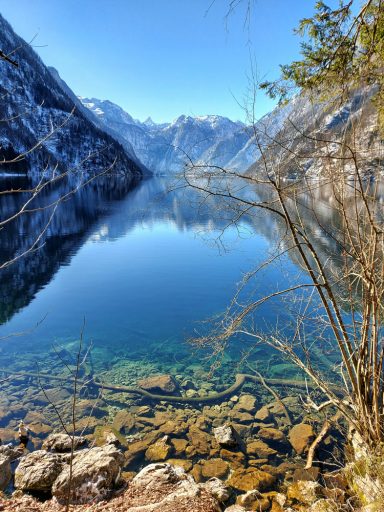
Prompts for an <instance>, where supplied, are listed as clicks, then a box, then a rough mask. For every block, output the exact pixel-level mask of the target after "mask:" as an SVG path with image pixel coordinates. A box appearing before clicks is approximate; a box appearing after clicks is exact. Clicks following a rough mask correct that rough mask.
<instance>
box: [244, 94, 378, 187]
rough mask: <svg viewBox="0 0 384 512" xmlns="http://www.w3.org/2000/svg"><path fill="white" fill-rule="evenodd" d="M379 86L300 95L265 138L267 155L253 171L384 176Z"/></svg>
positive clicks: (289, 176) (292, 175) (307, 175)
mask: <svg viewBox="0 0 384 512" xmlns="http://www.w3.org/2000/svg"><path fill="white" fill-rule="evenodd" d="M376 91H377V87H376V86H375V85H372V86H367V87H363V88H355V89H353V90H351V91H350V92H349V94H348V96H347V97H346V98H345V97H340V96H337V95H334V96H332V97H326V96H325V98H326V99H319V97H318V96H317V97H315V98H313V97H310V96H309V95H308V94H304V93H302V94H301V95H299V96H297V97H295V98H294V99H293V100H291V102H290V103H289V105H290V106H291V112H290V115H289V119H288V118H286V119H285V120H283V122H282V123H281V126H280V129H279V130H278V131H277V132H276V133H275V135H274V137H271V138H270V139H269V140H266V143H265V145H264V155H263V156H264V159H263V161H262V160H261V159H260V160H257V161H256V162H254V163H253V165H252V166H251V167H250V169H249V170H248V172H249V173H250V174H260V173H264V171H265V165H264V163H265V160H266V161H268V162H269V172H270V173H272V174H276V173H279V175H280V176H282V177H284V178H287V179H291V180H302V179H303V178H316V179H317V178H324V177H335V176H340V177H341V175H343V177H350V178H352V177H353V176H355V177H356V170H357V169H358V171H359V174H360V177H361V178H365V179H368V178H372V177H375V176H376V177H377V176H380V175H381V176H384V171H383V165H382V150H383V144H382V134H381V133H380V131H379V123H378V111H377V108H376V106H375V101H374V96H375V93H376Z"/></svg>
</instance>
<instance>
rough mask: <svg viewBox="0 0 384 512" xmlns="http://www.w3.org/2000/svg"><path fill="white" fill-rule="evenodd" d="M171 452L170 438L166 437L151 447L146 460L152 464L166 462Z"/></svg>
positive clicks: (146, 453)
mask: <svg viewBox="0 0 384 512" xmlns="http://www.w3.org/2000/svg"><path fill="white" fill-rule="evenodd" d="M171 451H172V448H171V446H170V445H169V443H168V436H164V437H162V438H161V439H159V440H158V441H156V443H154V444H152V445H151V446H149V448H148V449H147V451H146V452H145V458H146V459H147V460H149V461H150V462H158V461H164V460H166V459H167V458H168V456H169V455H170V453H171Z"/></svg>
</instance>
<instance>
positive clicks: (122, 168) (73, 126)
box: [0, 16, 143, 180]
mask: <svg viewBox="0 0 384 512" xmlns="http://www.w3.org/2000/svg"><path fill="white" fill-rule="evenodd" d="M0 48H1V49H2V51H3V52H4V53H5V54H9V53H11V52H13V53H12V58H13V59H14V60H15V61H16V62H17V63H18V67H15V66H12V65H11V64H10V63H8V62H6V61H4V60H2V59H1V60H0V119H1V123H0V161H1V160H5V161H6V162H8V163H1V165H0V173H4V172H7V173H9V172H10V173H14V172H23V173H28V174H29V175H30V176H32V177H33V176H37V175H41V172H42V170H43V169H45V168H46V169H47V172H49V171H51V170H52V169H54V168H55V166H56V165H57V166H58V169H59V170H60V171H61V172H63V171H68V170H70V171H71V177H72V178H73V179H74V180H79V179H80V178H79V177H80V176H82V177H84V176H87V177H88V176H90V175H92V174H98V173H100V172H102V171H103V170H105V169H107V168H109V167H110V166H111V165H112V163H113V162H115V161H116V163H115V164H114V168H113V170H114V172H117V173H123V174H124V175H126V177H127V179H136V178H138V177H140V176H141V175H142V172H143V167H142V166H141V165H140V163H139V161H138V159H137V158H136V156H135V155H134V152H133V150H132V151H131V152H130V151H129V147H128V146H127V147H122V146H121V144H120V143H119V142H118V141H117V140H116V139H115V138H114V137H113V135H111V134H109V133H106V132H105V131H103V130H101V129H100V127H98V126H97V125H96V124H95V123H93V122H92V121H91V120H90V118H89V117H88V116H86V115H85V112H84V110H85V109H83V107H82V105H81V103H80V102H79V101H78V100H77V99H76V97H75V96H74V95H73V94H71V91H70V90H69V89H68V88H66V87H64V86H63V84H61V83H60V81H59V80H57V79H55V78H54V77H53V75H52V73H51V72H50V71H49V69H48V68H47V67H46V66H45V65H44V64H43V62H42V61H41V59H40V58H39V57H38V56H37V54H36V53H35V52H34V50H33V49H32V48H31V47H30V46H29V45H28V44H27V43H26V42H25V41H24V40H22V39H21V38H20V37H18V36H17V35H16V34H15V32H14V31H13V30H12V28H11V26H10V25H9V24H8V23H7V22H6V21H5V20H4V18H2V17H1V16H0ZM39 141H40V144H39ZM35 146H38V147H36V149H34V150H33V151H30V150H31V148H34V147H35ZM22 154H25V155H24V156H23V158H17V156H18V155H22ZM15 159H16V160H15Z"/></svg>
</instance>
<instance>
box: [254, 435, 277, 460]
mask: <svg viewBox="0 0 384 512" xmlns="http://www.w3.org/2000/svg"><path fill="white" fill-rule="evenodd" d="M247 453H248V455H253V456H256V457H258V458H260V459H264V458H265V459H268V457H272V456H274V455H276V454H277V451H276V450H274V449H273V448H271V447H270V446H268V445H267V443H264V441H260V440H256V441H252V442H251V443H249V444H247Z"/></svg>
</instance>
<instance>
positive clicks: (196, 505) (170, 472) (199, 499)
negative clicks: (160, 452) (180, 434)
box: [124, 464, 221, 512]
mask: <svg viewBox="0 0 384 512" xmlns="http://www.w3.org/2000/svg"><path fill="white" fill-rule="evenodd" d="M124 503H126V504H129V506H127V508H125V509H124V510H126V511H127V512H129V511H130V510H131V509H132V512H133V511H134V512H158V511H159V510H161V512H175V511H177V512H202V511H204V512H220V510H221V508H220V505H219V502H218V500H217V499H216V498H214V497H213V495H212V493H211V492H210V491H209V490H208V488H206V487H205V486H200V485H198V484H196V482H195V481H194V480H193V478H192V477H191V476H190V475H187V474H186V473H185V471H184V470H183V469H182V468H180V467H175V466H171V465H170V464H150V465H149V466H146V467H145V468H144V469H142V470H141V471H140V473H138V474H137V475H136V476H135V478H134V479H133V480H132V482H131V483H130V484H129V487H128V490H127V492H126V493H125V496H124Z"/></svg>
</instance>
